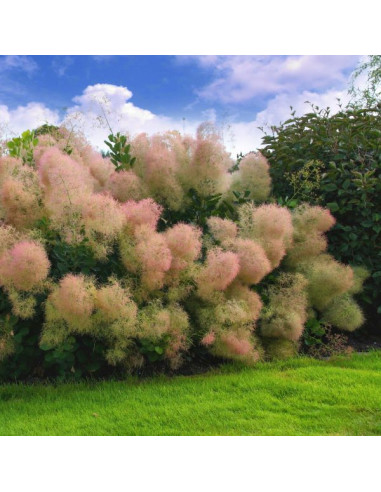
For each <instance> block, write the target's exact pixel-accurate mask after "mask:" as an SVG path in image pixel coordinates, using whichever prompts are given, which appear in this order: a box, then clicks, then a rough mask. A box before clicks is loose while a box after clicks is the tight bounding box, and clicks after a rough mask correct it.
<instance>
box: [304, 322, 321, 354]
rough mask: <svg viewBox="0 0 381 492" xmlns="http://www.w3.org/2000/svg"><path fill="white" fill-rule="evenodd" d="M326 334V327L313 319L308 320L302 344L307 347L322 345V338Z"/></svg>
mask: <svg viewBox="0 0 381 492" xmlns="http://www.w3.org/2000/svg"><path fill="white" fill-rule="evenodd" d="M325 333H326V326H325V324H324V323H322V322H321V321H320V320H318V319H316V318H315V317H312V318H310V319H309V320H308V321H307V323H306V325H305V329H304V332H303V338H302V340H303V343H304V345H306V346H307V347H311V346H312V345H321V344H322V343H323V337H324V335H325Z"/></svg>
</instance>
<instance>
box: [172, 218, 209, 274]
mask: <svg viewBox="0 0 381 492" xmlns="http://www.w3.org/2000/svg"><path fill="white" fill-rule="evenodd" d="M201 235H202V232H201V230H200V229H199V228H197V227H194V226H191V225H188V224H181V223H179V224H176V225H175V226H173V227H171V228H170V229H167V230H166V231H165V233H164V236H165V239H166V241H167V245H168V247H169V249H170V250H171V253H172V263H171V270H177V271H179V270H183V269H184V268H186V267H187V266H188V265H190V264H191V263H192V262H193V261H195V260H197V258H198V257H199V256H200V253H201Z"/></svg>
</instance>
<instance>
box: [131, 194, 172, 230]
mask: <svg viewBox="0 0 381 492" xmlns="http://www.w3.org/2000/svg"><path fill="white" fill-rule="evenodd" d="M123 211H124V213H125V215H126V218H127V223H128V224H129V225H130V226H131V227H132V228H133V229H134V230H136V228H137V227H139V226H142V225H147V226H149V227H150V228H151V229H153V230H155V229H156V225H157V223H158V220H159V218H160V215H161V213H162V211H163V208H162V207H161V206H160V205H158V204H157V203H156V202H154V201H153V200H152V198H146V199H144V200H141V201H140V202H135V201H134V200H129V201H128V202H126V203H124V204H123Z"/></svg>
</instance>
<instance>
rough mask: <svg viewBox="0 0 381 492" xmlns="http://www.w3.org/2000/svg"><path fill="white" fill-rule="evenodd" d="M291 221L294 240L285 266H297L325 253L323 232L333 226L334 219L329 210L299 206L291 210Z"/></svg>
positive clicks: (325, 241) (325, 246) (304, 205)
mask: <svg viewBox="0 0 381 492" xmlns="http://www.w3.org/2000/svg"><path fill="white" fill-rule="evenodd" d="M292 221H293V226H294V235H293V239H294V240H293V244H292V246H291V248H289V250H288V255H287V264H288V265H290V266H293V265H297V264H298V263H300V262H301V261H303V260H306V259H308V258H313V257H315V256H317V255H319V254H320V253H322V252H323V251H325V250H326V249H327V239H326V237H325V235H324V232H326V231H328V230H329V229H330V228H331V227H332V226H333V225H334V224H335V219H334V217H332V215H331V213H330V212H329V210H326V209H323V208H321V207H317V206H315V207H312V206H310V205H307V204H303V205H300V206H299V207H296V208H295V209H294V210H293V213H292Z"/></svg>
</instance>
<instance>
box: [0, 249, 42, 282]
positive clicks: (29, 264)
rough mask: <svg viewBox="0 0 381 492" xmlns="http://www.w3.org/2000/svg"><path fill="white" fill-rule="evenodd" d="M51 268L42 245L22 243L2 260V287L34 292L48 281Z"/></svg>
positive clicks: (0, 270) (0, 271) (9, 251)
mask: <svg viewBox="0 0 381 492" xmlns="http://www.w3.org/2000/svg"><path fill="white" fill-rule="evenodd" d="M49 268H50V262H49V259H48V257H47V254H46V252H45V250H44V248H43V247H42V246H41V245H40V244H38V243H36V242H33V241H21V242H19V243H16V244H15V245H14V246H13V247H12V248H11V249H10V250H8V251H6V252H5V253H3V255H2V256H1V258H0V285H2V286H4V287H6V288H15V289H16V290H20V291H25V292H28V291H32V290H34V289H35V288H36V287H38V286H40V285H41V284H42V282H43V281H44V280H46V278H47V276H48V273H49Z"/></svg>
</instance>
